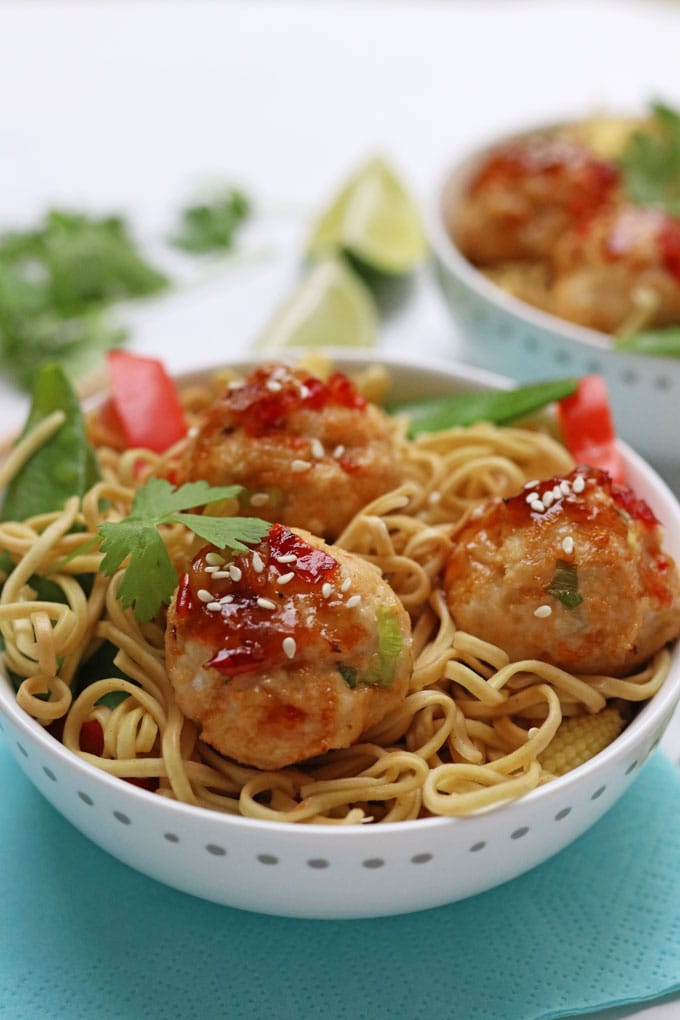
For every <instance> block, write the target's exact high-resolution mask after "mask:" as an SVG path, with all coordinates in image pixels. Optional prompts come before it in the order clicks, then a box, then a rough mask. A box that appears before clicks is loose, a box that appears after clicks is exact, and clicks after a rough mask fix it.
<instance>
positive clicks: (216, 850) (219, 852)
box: [206, 843, 227, 857]
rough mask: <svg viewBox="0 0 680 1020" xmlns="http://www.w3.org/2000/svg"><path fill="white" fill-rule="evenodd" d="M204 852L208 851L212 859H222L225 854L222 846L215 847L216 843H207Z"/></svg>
mask: <svg viewBox="0 0 680 1020" xmlns="http://www.w3.org/2000/svg"><path fill="white" fill-rule="evenodd" d="M206 850H207V851H208V853H209V854H212V855H213V856H214V857H224V856H226V853H227V851H226V850H225V849H224V847H223V846H217V844H216V843H208V845H207V846H206Z"/></svg>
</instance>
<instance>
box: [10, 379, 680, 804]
mask: <svg viewBox="0 0 680 1020" xmlns="http://www.w3.org/2000/svg"><path fill="white" fill-rule="evenodd" d="M367 380H368V383H369V384H370V382H371V380H370V373H369V376H368V377H367ZM373 381H374V380H373ZM223 383H224V376H222V377H220V378H219V379H218V378H216V381H215V383H214V385H215V387H217V385H218V384H219V385H223ZM358 383H359V386H360V388H361V379H359V380H358ZM365 389H366V387H364V390H365ZM214 395H215V393H214V391H213V388H211V386H208V385H206V386H205V387H192V388H191V389H187V390H185V392H184V393H183V400H184V404H185V408H186V409H187V413H188V414H189V416H190V418H191V417H197V416H198V415H200V412H201V410H202V409H203V408H205V407H206V406H207V405H208V404H209V403H210V402H211V401H212V400H213V399H214ZM369 395H370V394H369ZM60 423H61V418H60V417H59V415H56V416H54V417H53V418H52V419H50V420H48V421H46V422H44V423H42V425H41V426H40V431H39V432H38V431H37V430H36V431H34V432H33V433H30V434H29V435H28V436H27V437H26V438H24V439H23V440H22V441H21V442H20V443H19V444H18V445H17V446H16V447H15V449H14V452H13V453H12V455H11V457H10V458H8V460H7V461H6V462H5V465H4V467H3V468H2V469H0V485H4V484H6V483H7V481H8V480H9V478H11V477H12V475H13V474H14V473H16V471H17V470H18V469H19V467H20V466H21V464H22V462H23V461H24V460H26V459H27V458H28V457H29V456H30V454H31V452H32V451H33V450H34V449H35V448H36V447H37V446H39V445H40V443H42V442H45V441H46V440H47V439H48V438H49V436H50V434H52V432H53V431H54V430H55V429H56V428H58V427H59V425H60ZM394 429H395V436H396V440H397V442H399V443H400V446H401V449H402V456H403V465H404V477H405V480H404V482H403V484H402V485H401V486H400V487H399V488H398V489H396V490H394V491H392V492H390V493H387V494H386V495H384V496H382V497H380V498H378V499H376V500H375V501H374V502H372V503H371V504H370V505H368V506H366V507H365V508H364V509H363V510H362V511H361V512H360V513H359V514H358V515H357V516H356V517H355V518H354V519H353V520H352V521H351V522H350V524H349V525H348V526H347V527H346V529H345V530H344V532H343V533H342V535H341V536H340V537H339V539H338V541H337V545H338V546H340V547H342V548H343V549H346V550H349V551H351V552H352V553H355V554H357V555H359V556H361V557H364V558H365V559H367V560H369V561H370V562H372V563H374V564H376V565H377V566H378V567H379V568H380V570H381V571H382V573H383V576H384V577H385V579H386V580H387V581H388V582H389V584H390V585H391V586H392V588H393V589H394V591H395V592H396V593H397V595H398V596H399V598H400V599H401V601H402V603H403V605H404V606H405V608H406V609H407V611H408V612H409V614H410V617H411V621H412V631H413V642H414V657H415V665H414V669H413V674H412V678H411V683H410V691H409V693H408V696H407V697H406V699H405V700H404V702H403V703H402V704H401V705H400V706H399V707H398V708H397V709H396V710H395V711H393V712H392V713H391V714H390V715H389V716H388V717H387V718H385V719H384V720H383V721H382V722H381V723H380V724H379V725H377V726H376V727H374V728H373V729H371V730H369V731H368V732H366V733H364V734H363V736H362V738H361V741H360V743H357V744H355V745H354V746H352V747H350V748H347V749H344V750H338V751H331V752H329V753H328V754H326V755H324V756H323V757H320V758H317V759H314V760H311V761H309V762H305V763H304V764H302V765H296V766H290V767H288V768H285V769H282V770H280V771H272V772H263V771H260V770H258V769H255V768H248V767H244V766H242V765H239V764H237V763H235V762H233V761H230V760H228V759H226V758H224V757H222V756H221V755H220V754H218V753H217V752H216V751H214V750H213V749H212V748H211V747H209V746H208V745H206V744H204V743H203V742H202V741H201V740H200V737H199V732H198V728H197V726H196V725H195V724H194V723H193V722H191V721H190V720H189V719H187V718H185V717H184V716H183V714H182V713H181V711H180V710H179V708H178V706H177V704H176V702H175V698H174V695H173V689H172V686H171V684H170V681H169V679H168V676H167V673H166V668H165V649H164V630H163V623H162V621H161V622H158V621H155V622H152V623H147V624H140V623H138V622H137V621H135V619H134V617H133V614H132V611H131V610H124V609H123V608H122V606H121V604H120V602H119V600H118V598H117V597H116V593H117V590H118V587H119V585H120V582H121V579H122V576H123V575H122V571H121V570H119V571H118V572H117V573H115V574H114V575H113V576H111V577H105V576H104V575H103V574H102V573H101V572H99V570H98V568H99V565H100V563H101V559H102V554H101V553H100V552H99V551H97V547H96V543H95V542H92V545H91V547H90V549H89V551H82V552H79V551H78V550H81V549H82V548H83V547H85V546H86V545H87V543H88V542H89V541H90V540H94V539H95V537H96V535H97V530H98V528H99V526H100V524H101V523H102V522H103V521H110V520H120V519H121V518H123V517H125V516H126V515H127V514H128V513H129V511H130V507H131V503H132V499H133V496H134V492H135V488H136V486H137V485H139V480H140V478H144V477H145V473H147V474H148V473H152V472H153V470H154V468H158V469H160V468H161V463H160V459H159V458H158V457H157V455H155V454H153V453H151V452H150V451H148V450H143V451H140V450H129V451H126V452H124V453H117V452H115V451H114V450H113V449H112V448H111V447H108V446H106V445H105V441H106V435H105V433H102V432H101V428H100V427H99V432H98V431H97V428H94V429H93V431H92V437H93V439H94V441H95V442H96V445H97V452H98V456H99V460H100V464H101V468H102V480H101V481H100V482H99V483H97V484H96V485H95V486H94V487H93V488H92V489H91V490H90V491H89V492H87V493H86V495H85V496H84V498H82V499H80V498H78V497H75V496H74V497H73V498H71V499H69V500H68V501H67V503H66V505H65V506H64V508H63V510H61V511H60V512H55V513H48V514H42V515H40V516H36V517H32V518H30V519H28V520H26V521H22V522H17V521H6V522H4V523H0V546H1V547H2V548H3V549H6V550H8V552H9V554H10V555H11V558H12V561H13V562H14V564H15V566H14V569H13V570H12V571H11V573H9V575H8V576H7V578H6V580H5V582H4V585H3V587H2V593H1V595H0V630H1V633H2V637H3V640H4V643H5V653H4V654H5V663H6V666H7V668H8V669H9V670H10V671H11V673H12V674H14V675H15V676H16V677H18V678H19V680H20V682H19V687H18V691H17V701H18V703H19V705H20V706H21V708H22V709H24V710H25V711H26V712H27V713H28V714H29V715H30V716H32V717H33V718H34V719H36V720H37V721H38V722H39V723H40V724H42V725H43V726H46V727H50V729H51V731H52V732H53V733H55V736H56V735H58V736H59V738H60V739H61V740H62V741H63V743H64V745H65V746H66V747H67V748H68V749H69V750H70V751H72V752H73V753H74V754H77V755H79V756H80V757H81V758H84V759H85V760H86V761H88V762H89V763H91V764H92V765H95V766H96V767H97V768H99V769H103V770H104V771H106V772H108V773H110V774H111V775H114V776H118V777H121V778H122V779H133V780H136V781H137V782H140V783H141V784H142V785H148V786H149V787H150V788H153V789H155V790H156V793H157V795H159V796H165V797H169V798H174V799H176V800H178V801H182V802H185V803H188V804H194V805H199V806H201V807H204V808H210V809H214V810H218V811H223V812H228V813H231V814H241V815H245V816H247V817H251V818H261V819H270V820H275V821H283V822H315V823H323V824H352V823H361V822H369V821H372V822H391V821H399V820H403V819H415V818H419V817H423V816H428V815H462V814H468V813H470V812H472V811H475V810H478V809H480V808H485V807H488V806H490V805H493V804H496V803H499V802H501V801H504V800H508V799H511V798H515V797H518V796H520V795H522V794H524V793H526V792H528V791H529V790H531V789H533V788H535V787H536V786H538V785H539V784H541V783H543V782H546V781H548V780H550V779H552V778H553V773H551V772H549V771H548V770H547V769H546V768H544V767H543V766H542V764H541V758H542V756H543V755H544V752H546V749H547V748H548V747H549V745H550V743H551V741H552V740H553V738H554V736H555V734H556V732H557V730H558V728H559V727H560V724H561V723H562V721H563V719H567V718H569V717H573V716H578V715H587V714H593V713H600V712H602V711H604V710H605V708H606V707H607V705H608V704H610V702H611V699H614V703H615V704H620V703H634V702H640V701H644V700H646V699H648V698H649V697H651V696H652V695H653V694H654V693H655V691H657V690H658V688H659V687H660V686H661V684H662V683H663V681H664V679H665V677H666V674H667V672H668V667H669V661H670V656H669V653H668V651H666V650H663V651H661V652H659V653H658V654H657V655H656V656H655V657H654V658H653V660H652V661H651V662H650V663H649V664H648V665H647V666H646V668H644V669H642V670H640V671H639V672H637V673H636V674H635V675H632V676H629V677H627V678H624V679H621V678H614V677H608V676H595V677H587V678H583V677H579V676H575V675H572V674H570V673H567V672H565V671H563V670H561V669H558V668H556V667H554V666H551V665H549V664H548V663H545V662H539V661H533V660H531V661H523V662H510V661H509V660H508V656H507V655H506V654H505V653H504V652H503V651H502V650H501V649H500V648H498V647H496V646H495V645H492V644H489V643H487V642H484V641H480V640H478V639H477V638H475V637H473V636H472V635H471V634H468V633H464V632H462V631H460V630H457V628H456V625H455V621H454V620H453V619H452V617H451V615H450V613H449V611H448V608H447V604H446V599H445V597H444V593H443V590H442V570H443V566H444V564H445V562H446V558H447V554H448V551H449V549H450V547H451V538H452V535H453V533H454V531H455V527H456V524H457V523H458V522H460V521H461V520H462V519H463V518H464V517H465V516H466V514H467V513H468V512H469V511H470V509H471V508H472V507H474V506H475V505H476V504H478V502H479V501H480V500H483V499H485V498H487V497H489V496H494V495H505V494H512V493H514V492H516V491H517V490H518V489H520V488H521V486H522V485H523V484H524V483H525V482H527V481H528V480H529V479H534V478H540V477H550V476H552V475H555V474H560V473H564V472H566V471H569V470H570V469H571V467H572V466H573V465H572V461H571V458H570V456H569V455H568V454H567V452H566V451H565V450H564V448H563V447H562V446H561V445H560V444H559V443H558V442H557V441H556V440H555V439H554V438H552V436H550V435H549V434H547V433H546V432H544V431H540V430H537V429H520V428H496V427H493V426H490V425H488V424H480V425H476V426H473V427H469V428H459V429H451V430H448V431H444V432H440V433H436V434H433V435H430V436H426V437H421V438H418V439H416V440H408V439H406V438H405V431H404V423H403V422H401V421H399V420H398V419H395V424H394ZM183 442H184V441H183ZM181 446H182V443H180V444H179V445H178V446H177V447H175V448H174V450H173V451H171V453H170V456H173V455H175V454H177V453H178V452H180V450H181ZM166 456H167V455H166ZM140 462H142V463H143V465H144V468H143V470H142V471H141V472H140ZM74 529H75V530H74ZM162 535H163V539H164V542H165V543H166V546H167V548H168V551H169V553H170V556H171V558H172V559H173V561H174V562H175V563H176V564H177V565H179V564H181V563H183V562H186V558H187V555H188V554H189V553H190V551H191V550H192V548H193V545H192V543H193V542H195V539H194V536H192V535H190V534H189V533H188V532H187V531H186V529H184V528H183V527H181V526H180V525H168V526H164V527H163V528H162ZM69 557H70V558H69ZM55 568H56V569H55ZM34 575H49V580H50V581H51V583H52V584H53V585H56V586H57V588H58V589H60V591H61V593H62V596H63V601H62V600H56V599H55V600H54V601H51V600H49V599H47V598H39V597H38V596H37V594H36V592H35V591H34V590H33V589H32V588H31V584H30V582H31V578H32V577H33V576H34ZM83 575H90V577H91V579H92V583H91V585H88V590H87V591H86V590H85V589H84V588H83V587H82V586H81V583H80V581H79V580H78V577H79V576H80V577H82V576H83ZM103 642H110V643H111V644H112V645H113V646H114V647H115V648H116V649H118V651H117V654H116V657H115V664H116V666H117V667H118V669H119V670H120V671H121V672H122V673H124V674H125V675H126V677H128V678H129V679H121V678H120V677H118V676H115V675H111V676H105V677H104V678H103V679H99V680H96V681H95V682H93V683H91V684H90V685H89V686H87V687H85V688H84V689H83V690H82V691H80V693H77V694H76V695H75V696H73V694H72V685H74V683H75V682H76V678H77V673H78V669H79V667H80V666H81V664H82V663H83V662H84V661H85V660H86V659H87V658H88V657H89V656H90V655H92V653H93V651H95V650H96V649H97V647H98V646H100V645H101V644H102V643H103ZM112 692H118V694H119V698H118V704H117V705H116V706H115V707H113V708H110V707H106V706H105V705H103V704H98V702H100V700H101V699H102V697H103V696H104V695H111V693H112ZM88 720H97V721H98V722H99V724H100V726H101V729H102V731H103V739H104V747H103V751H102V753H101V755H99V754H92V753H88V752H87V751H82V750H81V749H80V737H81V727H82V726H83V724H84V723H85V722H86V721H88ZM622 725H623V722H622Z"/></svg>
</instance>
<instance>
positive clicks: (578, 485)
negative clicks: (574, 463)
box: [571, 475, 586, 492]
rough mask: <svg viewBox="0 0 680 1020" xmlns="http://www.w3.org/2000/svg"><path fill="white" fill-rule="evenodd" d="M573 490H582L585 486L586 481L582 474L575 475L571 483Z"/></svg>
mask: <svg viewBox="0 0 680 1020" xmlns="http://www.w3.org/2000/svg"><path fill="white" fill-rule="evenodd" d="M571 487H572V489H573V491H574V492H583V490H584V489H585V487H586V481H585V478H584V477H583V475H577V476H576V478H575V479H574V481H573V482H572V485H571Z"/></svg>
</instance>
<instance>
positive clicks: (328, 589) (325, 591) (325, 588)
mask: <svg viewBox="0 0 680 1020" xmlns="http://www.w3.org/2000/svg"><path fill="white" fill-rule="evenodd" d="M321 594H322V596H323V597H324V598H325V599H329V598H330V597H331V595H332V594H333V585H332V584H329V583H328V581H326V582H325V583H324V584H323V585H322V586H321Z"/></svg>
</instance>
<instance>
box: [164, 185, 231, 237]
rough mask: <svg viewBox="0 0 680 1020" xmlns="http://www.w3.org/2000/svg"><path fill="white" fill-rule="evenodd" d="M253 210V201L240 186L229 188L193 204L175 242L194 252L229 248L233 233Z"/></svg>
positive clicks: (184, 218) (183, 215)
mask: <svg viewBox="0 0 680 1020" xmlns="http://www.w3.org/2000/svg"><path fill="white" fill-rule="evenodd" d="M249 213H250V202H249V201H248V199H247V198H246V196H245V195H244V194H243V192H242V191H239V190H238V189H237V188H228V189H227V190H226V191H224V192H222V193H221V194H218V195H216V196H215V197H214V198H213V199H212V201H210V202H203V203H202V204H200V205H190V206H188V207H187V208H186V209H184V210H183V212H182V214H181V215H182V218H181V225H180V229H179V232H178V233H177V235H176V236H175V237H173V238H172V239H171V240H172V243H173V244H174V245H175V246H176V247H177V248H183V249H184V250H185V251H190V252H194V253H199V252H211V251H230V250H231V249H232V248H233V245H234V235H235V234H236V231H237V229H238V228H239V226H240V225H241V223H242V222H243V221H244V220H245V219H246V217H247V216H248V214H249Z"/></svg>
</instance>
